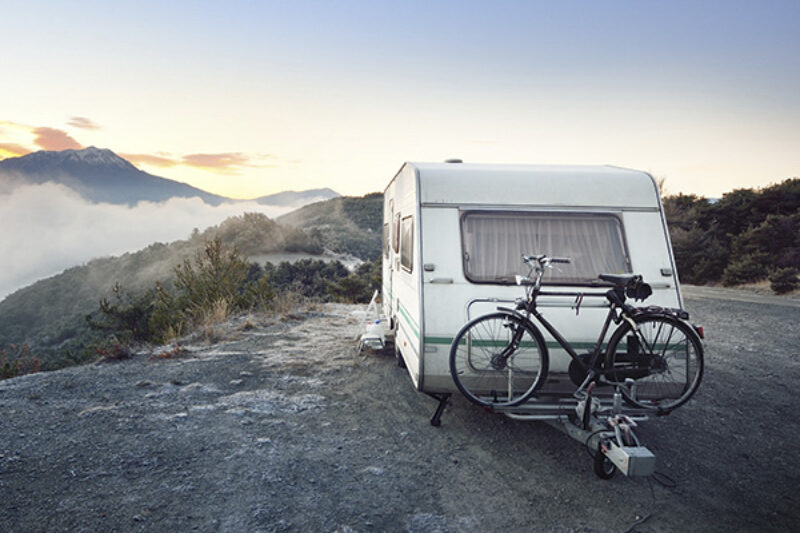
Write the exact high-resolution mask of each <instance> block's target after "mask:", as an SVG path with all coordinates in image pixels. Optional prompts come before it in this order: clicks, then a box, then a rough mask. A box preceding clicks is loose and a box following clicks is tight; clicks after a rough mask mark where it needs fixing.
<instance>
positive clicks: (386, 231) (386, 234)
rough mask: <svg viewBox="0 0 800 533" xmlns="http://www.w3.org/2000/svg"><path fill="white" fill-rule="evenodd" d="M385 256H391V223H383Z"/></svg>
mask: <svg viewBox="0 0 800 533" xmlns="http://www.w3.org/2000/svg"><path fill="white" fill-rule="evenodd" d="M383 257H389V223H388V222H384V223H383Z"/></svg>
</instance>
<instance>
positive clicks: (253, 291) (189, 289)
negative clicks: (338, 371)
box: [87, 239, 274, 343]
mask: <svg viewBox="0 0 800 533" xmlns="http://www.w3.org/2000/svg"><path fill="white" fill-rule="evenodd" d="M259 274H260V272H258V270H257V269H256V270H255V271H254V270H253V268H252V267H251V265H250V264H248V263H247V261H246V260H245V259H244V258H243V257H242V256H241V255H239V253H238V252H237V251H236V249H235V248H234V249H230V250H226V249H224V248H223V247H222V243H221V241H220V240H219V239H215V240H213V241H211V242H206V243H205V246H204V247H203V249H202V250H200V251H198V253H197V256H196V257H195V259H194V261H193V262H192V261H189V260H186V261H184V262H183V264H181V265H178V266H177V267H176V268H175V282H174V288H173V289H168V288H167V287H165V286H164V285H161V284H159V283H157V284H156V286H155V288H153V289H151V290H149V291H147V292H146V293H144V294H143V295H141V296H138V297H134V296H132V295H130V294H128V293H126V292H125V291H123V290H122V289H121V288H120V287H119V286H118V285H117V286H116V287H115V288H114V294H115V300H114V302H113V303H112V302H109V301H108V300H101V302H100V308H99V309H98V311H97V312H95V313H93V314H92V315H90V316H88V317H87V320H88V321H89V324H90V325H91V326H92V328H93V329H96V330H101V331H105V332H107V333H109V335H110V337H113V338H114V339H116V340H118V341H119V342H121V343H128V342H131V341H146V342H151V341H157V342H164V341H168V340H171V339H173V338H175V337H177V336H179V335H180V334H182V333H183V332H185V331H187V330H189V329H190V328H192V327H194V326H196V325H208V323H209V322H210V321H220V320H224V319H225V318H227V317H228V316H229V315H230V314H231V313H233V312H236V311H244V310H249V309H252V308H254V307H263V306H266V305H267V304H268V302H269V301H270V300H272V298H273V297H274V293H273V292H272V289H271V287H270V285H269V282H268V278H267V277H266V276H264V275H259Z"/></svg>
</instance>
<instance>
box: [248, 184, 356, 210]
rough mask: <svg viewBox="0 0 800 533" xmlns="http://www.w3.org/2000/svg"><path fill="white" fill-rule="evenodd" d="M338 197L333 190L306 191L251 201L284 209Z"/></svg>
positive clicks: (289, 192)
mask: <svg viewBox="0 0 800 533" xmlns="http://www.w3.org/2000/svg"><path fill="white" fill-rule="evenodd" d="M338 196H340V195H339V193H338V192H336V191H334V190H333V189H328V188H327V187H326V188H324V189H308V190H306V191H283V192H279V193H276V194H270V195H269V196H260V197H258V198H255V199H253V201H254V202H256V203H258V204H261V205H278V206H284V207H302V206H304V205H306V204H312V203H315V202H323V201H325V200H330V199H331V198H336V197H338Z"/></svg>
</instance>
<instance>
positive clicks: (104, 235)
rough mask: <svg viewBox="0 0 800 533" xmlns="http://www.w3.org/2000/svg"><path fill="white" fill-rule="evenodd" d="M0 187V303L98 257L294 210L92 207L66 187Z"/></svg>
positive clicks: (184, 204)
mask: <svg viewBox="0 0 800 533" xmlns="http://www.w3.org/2000/svg"><path fill="white" fill-rule="evenodd" d="M2 189H3V188H0V231H2V238H0V258H2V259H0V260H2V266H1V267H0V300H2V299H3V298H5V297H6V296H8V295H9V294H10V293H12V292H14V291H15V290H17V289H20V288H22V287H25V286H27V285H29V284H31V283H33V282H35V281H37V280H39V279H42V278H46V277H49V276H52V275H55V274H58V273H59V272H61V271H63V270H64V269H67V268H70V267H73V266H77V265H81V264H84V263H86V262H88V261H89V260H91V259H94V258H96V257H104V256H109V255H121V254H123V253H125V252H133V251H136V250H139V249H141V248H144V247H146V246H148V245H150V244H152V243H154V242H164V243H167V242H171V241H175V240H179V239H186V238H188V237H189V235H190V234H191V233H192V230H193V229H194V228H198V229H199V230H200V231H203V230H204V229H206V228H207V227H209V226H213V225H216V224H219V223H220V222H222V221H223V220H225V219H226V218H228V217H230V216H234V215H241V214H242V213H245V212H258V213H264V214H265V215H267V216H268V217H270V218H275V217H277V216H280V215H282V214H284V213H286V212H288V211H291V210H292V209H294V208H293V207H283V206H268V205H259V204H257V203H255V202H245V203H235V204H234V203H230V204H222V205H219V206H210V205H208V204H205V203H203V201H202V200H200V199H199V198H180V199H178V198H173V199H171V200H169V201H167V202H163V203H151V202H140V203H139V204H137V205H136V206H134V207H128V206H119V205H112V204H93V203H91V202H88V201H86V200H84V199H83V198H82V197H81V196H79V195H78V193H76V192H74V191H73V190H72V189H69V188H68V187H65V186H63V185H57V184H54V183H45V184H43V185H26V186H21V187H18V188H13V189H7V190H2Z"/></svg>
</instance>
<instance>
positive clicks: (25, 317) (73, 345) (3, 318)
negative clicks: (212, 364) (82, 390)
mask: <svg viewBox="0 0 800 533" xmlns="http://www.w3.org/2000/svg"><path fill="white" fill-rule="evenodd" d="M215 238H219V239H220V240H221V241H222V243H223V245H225V246H228V247H236V248H237V249H238V250H239V252H240V253H242V254H243V255H245V256H255V255H259V254H269V253H275V252H303V253H308V254H321V253H322V252H323V249H322V246H321V245H320V243H319V241H318V240H316V239H315V238H314V237H312V236H309V235H308V234H307V233H306V232H304V231H302V230H300V229H297V228H292V227H289V226H284V225H281V224H278V223H277V222H275V221H273V220H270V219H269V218H267V217H266V216H265V215H262V214H256V213H246V214H244V215H241V216H238V217H231V218H229V219H227V220H225V221H224V222H222V223H221V224H220V225H218V226H213V227H211V228H208V229H207V230H205V231H204V232H202V233H199V232H197V233H195V234H194V235H192V236H191V237H190V238H189V239H186V240H180V241H175V242H173V243H170V244H162V243H155V244H152V245H150V246H148V247H147V248H145V249H143V250H139V251H138V252H132V253H127V254H124V255H122V256H119V257H106V258H102V259H95V260H93V261H90V262H89V263H87V264H86V265H82V266H77V267H74V268H70V269H68V270H66V271H64V272H63V273H61V274H58V275H56V276H53V277H50V278H47V279H43V280H41V281H38V282H36V283H34V284H33V285H30V286H28V287H25V288H23V289H20V290H18V291H16V292H14V293H13V294H11V295H9V296H8V297H6V298H5V299H4V300H3V301H1V302H0V351H2V349H3V348H4V347H8V346H10V345H22V344H27V345H29V346H30V348H31V351H32V354H33V355H35V356H36V357H39V358H40V359H43V360H44V361H45V367H47V363H48V361H50V360H52V359H54V358H58V359H60V360H63V359H64V358H66V359H67V360H71V359H70V358H72V359H74V358H75V357H77V356H78V354H77V351H79V350H80V349H82V347H83V346H84V345H85V344H86V342H87V340H88V339H87V335H90V332H88V331H87V327H86V321H85V316H86V315H87V314H88V313H90V312H92V311H94V310H96V309H97V306H98V301H99V300H100V299H101V298H108V297H110V296H111V294H112V290H113V288H114V285H115V284H116V283H119V284H120V285H121V286H122V288H123V289H125V290H126V291H129V292H131V293H140V292H142V291H145V290H147V289H150V288H152V287H153V285H154V284H155V283H156V282H160V283H168V282H169V281H170V280H171V279H172V277H173V274H174V268H175V267H176V266H177V265H179V264H181V263H182V262H183V261H184V260H185V259H188V258H191V257H193V256H194V255H195V253H196V251H197V250H198V249H200V248H201V247H202V245H203V243H204V242H206V241H210V240H213V239H215ZM0 355H1V353H0ZM0 364H2V363H0Z"/></svg>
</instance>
